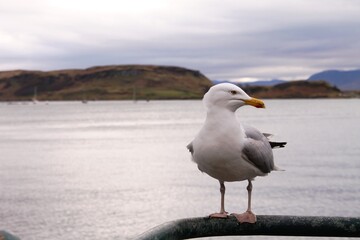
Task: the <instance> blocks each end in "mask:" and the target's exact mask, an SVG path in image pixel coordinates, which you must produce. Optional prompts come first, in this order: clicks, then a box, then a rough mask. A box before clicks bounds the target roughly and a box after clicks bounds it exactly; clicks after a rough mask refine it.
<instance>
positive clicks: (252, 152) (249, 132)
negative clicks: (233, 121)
mask: <svg viewBox="0 0 360 240" xmlns="http://www.w3.org/2000/svg"><path fill="white" fill-rule="evenodd" d="M244 130H245V135H246V139H245V142H244V148H243V156H244V158H245V159H247V160H248V161H249V162H250V163H252V164H253V165H254V166H256V167H257V168H258V169H260V170H261V171H262V172H263V173H269V172H271V171H272V170H274V168H275V167H274V158H273V153H272V150H271V146H270V143H269V141H268V139H267V138H266V137H265V136H264V135H263V134H262V133H261V132H260V131H258V130H257V129H255V128H253V127H250V126H244Z"/></svg>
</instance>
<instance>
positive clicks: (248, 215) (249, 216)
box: [231, 180, 256, 223]
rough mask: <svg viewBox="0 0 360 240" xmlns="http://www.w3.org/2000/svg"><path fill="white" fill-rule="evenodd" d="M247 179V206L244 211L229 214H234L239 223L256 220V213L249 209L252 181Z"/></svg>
mask: <svg viewBox="0 0 360 240" xmlns="http://www.w3.org/2000/svg"><path fill="white" fill-rule="evenodd" d="M248 181H249V184H248V186H247V188H246V189H247V191H248V208H247V210H246V212H244V213H241V214H237V213H232V214H231V215H234V216H235V217H236V219H237V220H238V221H239V222H240V223H244V222H247V223H255V222H256V215H255V214H254V213H253V212H252V211H251V191H252V183H251V180H248Z"/></svg>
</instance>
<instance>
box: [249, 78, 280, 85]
mask: <svg viewBox="0 0 360 240" xmlns="http://www.w3.org/2000/svg"><path fill="white" fill-rule="evenodd" d="M285 82H287V81H285V80H280V79H273V80H258V81H254V82H244V83H242V85H248V86H275V85H277V84H280V83H285Z"/></svg>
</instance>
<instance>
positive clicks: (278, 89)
mask: <svg viewBox="0 0 360 240" xmlns="http://www.w3.org/2000/svg"><path fill="white" fill-rule="evenodd" d="M241 87H242V88H243V89H244V91H245V92H247V93H248V94H249V95H251V96H254V97H258V98H338V97H343V94H342V92H341V91H340V90H339V89H338V88H336V87H333V86H331V85H330V84H329V83H327V82H325V81H306V80H301V81H289V82H285V83H280V84H277V85H275V86H249V85H241Z"/></svg>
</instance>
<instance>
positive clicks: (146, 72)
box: [0, 65, 212, 101]
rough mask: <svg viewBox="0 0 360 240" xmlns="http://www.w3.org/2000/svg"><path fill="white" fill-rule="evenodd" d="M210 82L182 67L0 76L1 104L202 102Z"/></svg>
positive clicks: (105, 68) (126, 67) (103, 68)
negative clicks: (125, 100) (52, 101)
mask: <svg viewBox="0 0 360 240" xmlns="http://www.w3.org/2000/svg"><path fill="white" fill-rule="evenodd" d="M211 85H212V84H211V82H210V80H209V79H207V78H206V77H205V76H204V75H203V74H201V73H200V72H199V71H195V70H189V69H185V68H180V67H170V66H151V65H115V66H101V67H91V68H87V69H69V70H58V71H48V72H42V71H23V70H16V71H6V72H0V100H2V101H7V100H11V101H14V100H29V99H31V98H32V97H33V95H34V92H35V89H36V92H37V98H38V99H39V100H82V99H87V100H119V99H132V98H133V96H136V98H137V99H189V98H201V97H202V96H203V94H204V92H206V91H207V89H208V88H210V87H211Z"/></svg>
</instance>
